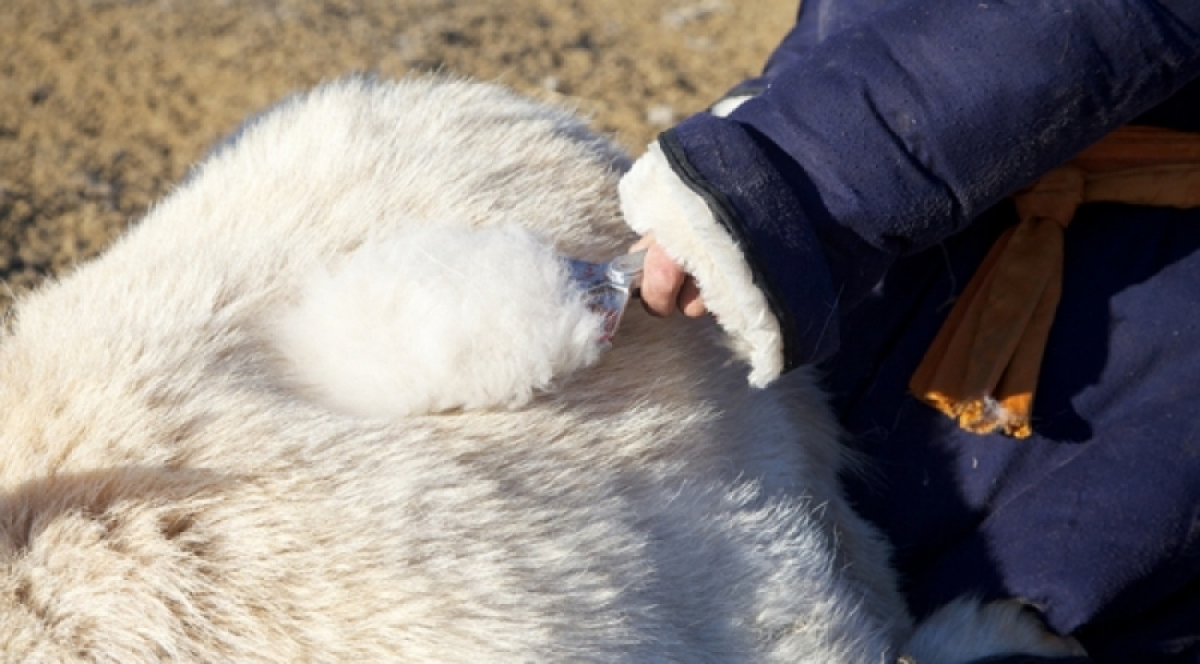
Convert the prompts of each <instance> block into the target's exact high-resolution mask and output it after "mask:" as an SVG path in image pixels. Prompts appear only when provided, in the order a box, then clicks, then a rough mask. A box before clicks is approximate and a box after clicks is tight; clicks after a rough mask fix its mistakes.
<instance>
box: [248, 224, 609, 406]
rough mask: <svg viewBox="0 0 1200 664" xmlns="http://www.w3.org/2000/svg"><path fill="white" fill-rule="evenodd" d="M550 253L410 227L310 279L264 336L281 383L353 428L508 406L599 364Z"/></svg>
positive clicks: (589, 327) (577, 300)
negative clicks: (356, 421)
mask: <svg viewBox="0 0 1200 664" xmlns="http://www.w3.org/2000/svg"><path fill="white" fill-rule="evenodd" d="M602 322H603V320H602V317H601V316H600V315H599V314H597V313H595V312H593V311H591V310H590V309H589V307H588V305H587V302H586V301H585V298H584V294H583V292H582V291H581V289H580V288H579V287H578V285H577V284H575V283H574V282H573V281H571V279H570V277H569V275H568V273H567V269H566V266H565V265H564V263H563V261H561V260H560V259H559V258H558V256H557V254H556V253H555V252H554V249H553V247H551V246H550V245H549V244H548V243H546V242H544V241H542V240H541V239H539V238H537V237H536V236H535V235H534V234H533V233H531V232H529V231H527V230H525V229H522V228H518V227H515V226H500V227H493V228H478V229H472V228H467V227H465V226H454V225H448V226H435V227H421V226H417V227H414V228H412V229H410V230H407V231H404V232H400V233H396V234H395V235H393V236H390V237H388V238H386V239H383V240H381V241H378V242H373V243H367V244H364V245H363V246H362V247H360V248H359V249H357V250H355V251H354V252H352V253H350V254H349V255H347V256H345V257H344V258H343V260H341V261H340V262H338V263H336V264H334V265H331V266H329V267H327V268H323V269H318V270H316V271H314V273H313V274H311V275H310V276H309V278H308V280H307V282H306V283H305V284H304V286H303V287H302V289H301V292H300V293H299V297H298V298H297V300H296V301H295V302H294V303H293V304H292V305H291V306H290V307H288V308H287V309H286V310H284V311H283V312H282V313H281V314H280V316H279V317H278V318H277V320H276V321H275V324H274V325H273V330H272V331H273V335H272V337H273V341H274V344H275V346H276V348H277V349H278V350H279V351H280V353H281V354H282V356H283V357H284V358H286V360H287V361H288V364H289V365H290V371H289V374H290V375H291V376H292V378H293V380H294V381H295V382H297V383H298V384H299V385H300V386H301V387H302V388H303V389H304V390H305V391H306V392H308V393H309V394H310V396H311V397H313V398H314V399H315V400H317V401H319V402H321V403H323V404H325V405H326V406H327V407H329V408H331V409H333V410H335V411H340V412H344V413H347V414H350V415H356V416H361V417H378V418H386V419H392V418H398V417H404V416H407V415H417V414H423V413H433V412H439V411H445V410H450V409H455V408H461V409H465V410H474V409H486V408H515V407H518V406H521V405H523V404H525V403H527V402H528V401H529V400H530V399H531V398H532V397H533V395H534V394H535V393H537V392H545V391H549V390H551V389H553V388H554V385H555V382H556V380H557V379H560V378H563V377H565V376H567V375H569V374H571V373H573V372H574V371H576V370H577V369H580V368H582V367H585V366H588V365H591V364H592V363H593V362H595V361H596V359H597V358H598V357H599V355H600V352H601V350H602V345H601V344H600V343H599V341H598V339H599V337H600V330H601V327H602Z"/></svg>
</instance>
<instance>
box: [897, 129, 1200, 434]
mask: <svg viewBox="0 0 1200 664" xmlns="http://www.w3.org/2000/svg"><path fill="white" fill-rule="evenodd" d="M1013 201H1014V202H1015V203H1016V207H1017V214H1018V216H1019V217H1020V221H1019V222H1018V223H1017V225H1016V226H1013V227H1012V228H1010V229H1008V230H1007V231H1006V232H1005V233H1004V234H1002V235H1001V236H1000V237H999V238H998V239H997V240H996V244H995V245H994V246H993V247H992V249H991V251H990V252H989V253H988V255H987V257H986V258H984V260H983V263H982V264H980V266H979V269H978V270H977V271H976V273H975V276H974V277H972V278H971V281H970V283H969V284H967V287H966V290H964V291H963V293H962V295H960V296H959V298H958V301H957V302H955V305H954V308H953V309H952V310H951V311H950V316H949V317H948V318H947V319H946V322H945V323H943V325H942V329H941V330H940V331H939V332H938V335H937V337H936V338H935V339H934V340H933V344H932V345H931V346H930V347H929V350H928V351H926V353H925V358H924V359H923V360H922V361H921V364H920V366H918V367H917V370H916V372H915V373H914V374H913V377H912V380H911V381H910V382H909V388H910V389H911V390H912V392H913V394H915V395H916V396H917V397H918V398H919V399H921V400H922V401H925V402H926V403H928V404H930V405H932V406H934V407H935V408H937V409H938V410H940V411H942V412H943V413H945V414H946V415H948V416H950V417H952V418H954V419H956V420H957V421H958V424H959V426H960V427H962V428H963V429H965V430H967V431H971V432H974V433H980V434H986V433H993V432H1002V433H1005V434H1007V435H1010V436H1015V437H1017V438H1025V437H1027V436H1029V434H1030V433H1032V426H1031V423H1030V412H1031V410H1032V408H1033V395H1034V390H1035V388H1036V387H1037V379H1038V372H1039V371H1040V369H1041V364H1042V354H1043V353H1044V351H1045V348H1046V338H1047V337H1048V336H1049V334H1050V326H1051V324H1052V323H1053V321H1054V312H1055V310H1056V309H1057V307H1058V300H1059V297H1060V295H1061V292H1062V266H1063V230H1064V229H1065V228H1066V227H1067V224H1069V223H1070V222H1071V219H1072V218H1073V217H1074V216H1075V210H1076V209H1077V208H1078V207H1079V206H1080V205H1082V204H1084V203H1093V202H1102V201H1103V202H1113V203H1130V204H1136V205H1153V206H1166V207H1177V208H1189V207H1200V134H1192V133H1184V132H1178V131H1171V130H1168V129H1157V128H1152V127H1122V128H1120V129H1118V130H1116V131H1115V132H1113V133H1111V134H1109V135H1108V136H1106V137H1104V139H1102V140H1101V141H1100V142H1099V143H1097V144H1096V145H1094V146H1092V147H1091V148H1089V149H1087V150H1086V151H1084V152H1083V153H1082V154H1080V155H1079V156H1078V157H1076V158H1075V159H1074V160H1072V161H1071V162H1069V163H1068V164H1067V165H1066V166H1063V167H1061V168H1058V169H1055V170H1053V171H1051V172H1049V173H1047V174H1046V175H1045V176H1043V177H1042V178H1041V179H1039V180H1038V181H1037V182H1035V183H1034V184H1033V185H1032V186H1031V187H1029V188H1027V189H1025V190H1023V191H1021V192H1019V193H1017V194H1016V195H1014V196H1013Z"/></svg>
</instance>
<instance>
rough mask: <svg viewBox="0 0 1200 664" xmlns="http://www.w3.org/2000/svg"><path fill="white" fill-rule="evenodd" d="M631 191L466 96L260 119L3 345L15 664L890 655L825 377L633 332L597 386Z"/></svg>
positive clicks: (420, 94)
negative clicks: (763, 367) (757, 385)
mask: <svg viewBox="0 0 1200 664" xmlns="http://www.w3.org/2000/svg"><path fill="white" fill-rule="evenodd" d="M626 163H627V162H626V160H625V158H624V157H623V156H622V155H621V154H620V153H619V152H618V151H617V150H616V149H615V148H613V147H612V146H611V145H609V144H608V143H606V142H605V141H603V140H601V139H600V138H598V137H596V136H595V135H593V134H592V133H590V132H589V131H588V130H587V129H586V128H585V127H584V126H583V125H582V124H580V123H579V122H578V121H577V120H575V119H573V118H572V117H571V115H570V114H568V113H565V112H563V111H559V110H555V109H551V108H547V107H546V106H544V105H539V104H536V103H533V102H531V101H527V100H523V99H521V98H518V97H516V96H515V95H513V94H511V93H509V92H506V91H505V90H503V89H501V88H500V87H497V86H492V85H482V84H472V83H466V82H462V81H450V80H446V79H439V78H422V79H411V80H406V81H403V82H399V83H390V84H389V83H379V82H373V81H369V80H362V79H356V80H349V81H343V82H340V83H336V84H331V85H327V86H325V87H322V88H320V89H318V90H316V91H315V92H312V93H310V94H307V95H304V96H300V97H296V98H294V99H292V100H290V101H288V102H285V103H283V104H281V105H280V106H278V107H277V108H276V109H274V110H272V111H270V112H268V113H267V114H265V115H264V116H262V117H260V118H258V119H257V120H255V121H254V122H252V123H250V124H249V125H247V127H246V128H245V129H243V130H242V131H241V132H240V134H239V135H238V136H236V137H235V139H233V140H231V141H230V142H228V143H227V144H226V145H224V146H223V147H221V148H220V149H218V150H217V151H216V152H215V153H214V154H213V155H211V156H210V157H209V158H208V159H207V160H205V161H204V162H203V163H202V164H201V165H200V166H199V167H198V168H197V170H196V171H195V172H194V173H193V174H192V176H191V177H189V179H188V180H187V181H186V182H184V183H183V184H182V185H181V186H180V187H179V188H178V190H177V191H175V192H174V193H172V194H171V195H170V196H169V197H167V198H166V199H165V200H164V201H162V202H161V203H160V204H159V205H157V206H156V207H155V208H154V209H153V210H152V211H151V212H150V213H149V214H148V215H147V217H146V218H145V219H144V220H143V221H142V222H141V223H139V224H138V225H136V226H134V227H133V228H131V230H130V231H129V232H128V233H127V234H126V235H125V236H124V237H123V238H122V239H121V240H119V241H118V242H117V243H116V245H115V246H114V247H113V248H112V249H111V250H110V251H109V252H108V253H107V254H105V255H104V256H102V257H101V258H99V259H98V260H96V261H94V262H92V263H90V264H88V265H86V266H84V267H82V268H80V269H79V270H77V271H76V272H75V273H73V274H71V275H70V276H68V277H66V278H64V279H62V280H61V281H59V282H57V283H54V284H50V285H47V286H45V287H43V288H42V289H41V290H39V291H38V292H36V293H34V294H33V295H31V296H29V297H27V298H25V299H24V300H23V301H22V302H20V303H19V305H18V308H17V310H16V311H17V313H16V314H15V317H14V318H13V319H12V320H11V321H10V324H9V326H8V328H9V329H7V330H6V332H5V335H4V336H3V338H2V339H0V650H2V651H3V652H4V653H5V654H6V655H5V656H6V657H7V658H9V659H13V660H22V661H47V662H49V661H68V660H77V659H78V660H96V661H111V662H135V661H148V660H187V661H213V662H215V661H384V660H393V661H394V660H399V661H406V662H407V661H461V662H468V661H470V662H504V661H509V662H530V661H605V662H610V661H636V662H647V661H714V660H722V661H788V662H821V663H826V662H879V661H884V660H886V659H894V658H895V656H896V655H897V653H898V650H897V648H896V644H897V643H899V642H901V641H902V640H903V639H904V638H905V637H906V636H907V634H908V630H909V624H908V622H909V621H908V618H907V617H906V614H905V610H904V608H903V604H902V602H901V601H900V599H899V597H898V595H897V593H896V590H895V588H894V582H893V580H892V575H891V573H890V572H889V571H888V567H887V560H886V549H885V547H884V546H883V545H882V543H881V542H880V540H879V538H878V537H877V536H876V534H875V533H874V532H873V531H872V530H871V529H870V528H869V527H868V526H867V525H866V524H865V523H864V522H862V521H861V520H860V519H858V518H857V517H856V516H855V515H854V514H853V512H852V511H851V510H850V509H849V507H848V506H847V504H846V502H845V501H844V500H843V498H842V496H841V494H840V493H839V489H838V485H837V472H838V469H839V467H840V466H841V464H842V462H843V452H842V448H841V447H840V446H839V444H838V441H837V433H836V428H835V425H834V423H833V421H832V419H831V417H830V415H829V413H828V412H827V410H826V407H825V405H824V403H823V400H822V397H821V395H820V394H819V392H818V390H817V388H816V387H815V385H814V383H813V381H812V380H811V379H810V377H808V376H807V375H804V374H803V373H798V374H795V375H792V376H789V377H787V378H785V379H784V380H782V381H779V382H778V383H776V384H775V385H773V386H772V387H771V388H770V389H766V390H758V389H752V388H750V387H748V386H747V384H746V378H745V369H744V368H742V367H739V366H737V364H736V363H735V362H733V361H731V356H730V354H729V352H728V351H727V350H726V349H725V348H724V346H723V343H722V334H721V332H720V331H719V330H718V329H717V328H716V327H715V326H714V325H712V324H710V323H696V322H689V323H685V322H682V321H672V320H666V321H660V320H651V319H649V318H648V317H646V316H644V315H643V314H641V312H640V311H637V310H632V311H631V312H630V313H629V315H628V316H627V317H626V320H625V322H624V323H623V326H622V329H621V331H620V333H619V335H618V336H617V338H616V341H615V345H614V346H613V347H612V348H611V350H609V351H608V352H606V353H604V354H603V355H602V356H599V357H598V353H597V349H596V346H595V343H594V337H595V334H596V331H597V325H598V321H597V318H596V316H595V315H594V314H592V313H590V312H589V311H588V309H587V307H586V306H585V303H584V302H583V300H582V298H581V296H580V294H579V293H578V292H577V291H576V290H574V289H573V288H572V286H571V285H570V283H569V282H568V281H567V280H566V277H565V273H564V271H563V269H562V266H561V265H560V263H559V261H558V260H557V259H556V257H555V255H556V253H562V254H567V255H572V256H578V257H584V258H589V259H592V260H600V259H604V258H608V257H612V256H614V255H616V254H617V253H619V252H621V251H623V250H624V248H625V247H627V246H628V244H629V243H630V240H631V237H630V236H629V232H628V230H627V229H626V228H625V227H624V226H623V224H622V222H621V220H620V218H619V213H618V210H617V196H616V193H615V191H616V183H617V180H618V178H619V176H620V172H621V170H622V169H623V168H624V167H625V165H626ZM931 661H932V660H931Z"/></svg>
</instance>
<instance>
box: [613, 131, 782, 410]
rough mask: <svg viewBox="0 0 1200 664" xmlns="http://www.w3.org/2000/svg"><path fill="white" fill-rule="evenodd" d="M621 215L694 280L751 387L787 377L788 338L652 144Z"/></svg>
mask: <svg viewBox="0 0 1200 664" xmlns="http://www.w3.org/2000/svg"><path fill="white" fill-rule="evenodd" d="M620 194H621V210H622V212H623V214H624V215H625V222H626V223H627V224H629V226H630V227H631V228H632V229H633V230H634V231H636V232H638V233H640V234H642V235H645V234H647V233H654V236H655V239H656V240H657V241H658V243H659V245H660V246H661V247H662V248H663V250H664V251H666V252H667V254H668V255H669V256H671V258H673V259H675V261H676V262H678V263H679V265H680V266H681V267H682V268H683V269H684V270H685V271H687V272H688V273H689V274H691V275H692V276H693V277H695V279H696V284H697V285H698V286H699V288H700V294H701V296H702V297H703V298H704V304H705V306H707V307H708V310H709V311H711V312H712V313H713V315H714V316H716V318H717V321H718V322H719V323H720V324H721V327H722V328H724V330H725V331H726V332H727V333H728V334H729V335H730V338H731V339H732V341H733V348H734V351H735V352H736V353H737V354H738V356H739V357H741V358H742V359H743V360H745V361H747V362H748V363H749V364H750V383H751V384H752V385H754V386H755V387H765V386H766V385H767V384H768V383H770V382H771V381H772V380H774V379H775V378H778V377H779V375H780V374H781V373H782V372H783V366H784V361H783V334H782V332H781V330H780V327H779V321H778V320H777V319H776V318H775V315H774V314H773V313H771V308H770V306H769V304H768V303H767V298H766V295H765V294H764V293H763V292H762V291H760V290H759V289H758V287H757V286H756V285H755V284H754V277H753V275H752V273H751V271H750V267H749V265H748V264H747V263H746V259H745V257H744V256H743V254H742V250H741V249H740V248H739V247H738V245H737V243H736V242H735V241H734V240H733V238H732V237H730V235H729V232H728V231H726V230H725V229H724V228H723V227H722V226H721V225H720V224H719V223H718V222H717V220H716V218H715V217H714V216H713V212H712V210H711V209H710V208H709V207H708V205H707V204H706V203H705V202H704V199H702V198H701V197H700V196H699V195H698V194H697V193H696V192H694V191H692V190H691V189H690V188H689V187H688V186H687V185H686V184H684V182H683V181H682V180H680V179H679V176H678V175H676V174H675V172H674V170H672V168H671V166H670V165H669V164H668V163H667V159H666V156H665V155H664V154H663V152H662V149H661V148H660V147H659V145H658V143H657V142H656V143H651V144H650V148H649V150H648V151H647V153H646V154H645V155H643V156H642V157H641V158H639V159H638V160H637V161H636V162H635V163H634V165H633V168H631V169H630V171H629V172H628V173H626V174H625V176H624V177H623V178H622V179H621V184H620Z"/></svg>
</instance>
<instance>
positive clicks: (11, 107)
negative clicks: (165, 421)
mask: <svg viewBox="0 0 1200 664" xmlns="http://www.w3.org/2000/svg"><path fill="white" fill-rule="evenodd" d="M796 6H797V3H796V0H758V1H756V2H737V1H736V0H638V1H633V0H474V1H472V0H0V34H3V35H4V39H3V40H0V313H2V312H4V311H6V310H7V308H8V307H9V305H10V304H11V302H12V298H13V296H14V294H17V293H19V292H21V291H22V290H24V289H27V288H29V287H30V286H32V285H34V284H36V283H37V282H38V281H39V280H41V279H43V278H45V277H46V276H48V275H54V274H62V273H63V272H64V271H67V270H70V269H71V267H72V266H73V265H75V264H77V263H78V262H79V261H81V260H84V259H86V258H88V257H90V256H93V255H95V254H96V253H97V252H99V251H101V250H102V249H103V248H104V247H105V246H106V245H107V244H108V242H109V241H110V240H112V238H113V237H114V236H115V235H116V234H118V233H119V232H120V231H121V229H122V228H124V227H125V225H126V224H128V223H130V222H132V221H135V220H137V219H138V218H139V217H140V216H141V215H142V214H143V213H144V212H145V210H146V208H147V206H149V205H150V204H152V203H153V202H154V201H155V200H156V199H158V198H160V197H162V196H163V195H164V194H165V193H166V192H168V191H169V190H170V188H171V186H172V185H173V184H174V183H175V182H177V181H178V180H179V179H180V178H181V177H182V176H183V175H184V174H185V173H186V172H187V169H188V167H189V166H190V165H191V164H192V163H194V162H195V161H196V160H197V159H198V158H200V157H201V156H202V155H203V154H204V153H205V151H206V150H207V149H208V147H209V146H211V145H212V144H213V143H214V142H215V141H216V140H218V139H219V138H220V137H221V136H223V135H225V134H226V133H228V132H230V131H231V130H233V129H234V128H235V127H237V125H238V124H239V123H240V122H241V120H242V119H243V118H244V117H246V116H247V115H249V114H251V113H253V112H255V111H257V110H260V109H262V108H264V107H266V106H268V105H270V104H271V103H272V102H274V101H276V100H278V99H280V98H282V97H284V96H286V95H287V94H288V93H289V92H292V91H295V90H298V89H303V88H306V87H309V86H312V85H314V84H316V83H318V82H320V81H322V80H325V79H329V78H333V77H337V76H341V75H345V74H349V73H353V72H375V73H378V74H379V75H382V76H385V77H397V76H402V75H404V74H406V73H408V72H425V71H444V72H451V73H456V74H462V75H467V76H472V77H477V78H481V79H486V80H495V81H500V82H502V83H505V84H507V85H510V86H512V87H513V88H516V89H518V90H520V91H522V92H525V93H527V94H531V95H534V96H536V97H539V98H543V99H547V100H552V101H557V102H560V103H565V104H568V105H571V106H575V107H577V108H579V109H581V110H582V111H583V112H584V113H586V114H587V115H588V116H589V117H591V118H592V122H593V124H594V126H596V127H597V128H598V129H600V130H602V131H604V132H607V133H610V134H611V135H613V136H614V137H615V138H616V140H617V141H618V142H619V143H621V144H622V145H624V146H625V147H626V149H628V150H629V151H630V152H631V153H632V154H633V155H637V154H640V153H641V152H642V151H643V149H644V146H645V145H646V143H647V142H648V141H650V140H651V139H652V138H653V137H654V136H655V134H656V133H657V132H659V131H661V130H662V129H663V128H665V127H666V126H669V125H670V124H671V123H673V122H675V121H678V120H680V119H682V118H684V117H686V116H687V115H688V114H690V113H692V112H694V111H696V110H698V109H701V108H703V107H705V106H707V105H708V104H709V103H711V102H712V101H713V100H714V99H715V98H717V97H719V96H720V95H721V94H722V93H723V92H725V91H726V90H727V89H728V88H729V87H731V86H732V85H734V84H735V83H737V82H738V81H740V80H742V79H743V78H745V77H746V76H750V75H753V74H755V73H757V72H758V70H759V69H760V68H761V66H762V63H763V61H764V59H765V57H766V54H767V53H768V52H769V51H770V48H771V47H772V46H773V45H774V44H775V42H776V41H778V39H779V38H780V37H781V36H782V35H783V32H784V31H785V30H786V29H787V27H788V26H789V25H790V23H791V18H792V16H793V14H794V12H795V8H796Z"/></svg>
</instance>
